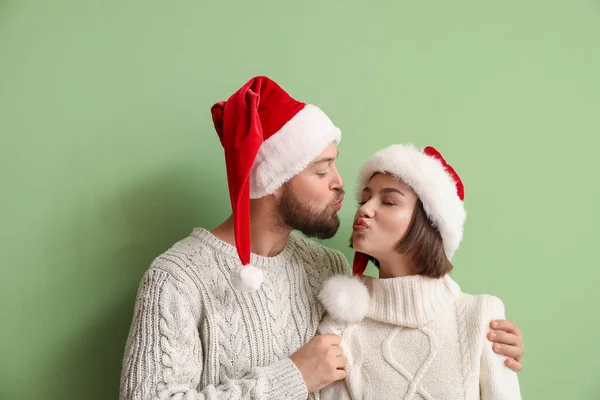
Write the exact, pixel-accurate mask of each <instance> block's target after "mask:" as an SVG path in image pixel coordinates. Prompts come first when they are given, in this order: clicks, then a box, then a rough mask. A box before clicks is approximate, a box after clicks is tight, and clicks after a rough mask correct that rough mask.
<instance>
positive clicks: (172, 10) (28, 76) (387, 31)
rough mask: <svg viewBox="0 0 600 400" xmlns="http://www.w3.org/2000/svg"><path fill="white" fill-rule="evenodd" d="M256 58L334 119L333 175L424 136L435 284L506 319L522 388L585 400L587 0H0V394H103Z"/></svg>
mask: <svg viewBox="0 0 600 400" xmlns="http://www.w3.org/2000/svg"><path fill="white" fill-rule="evenodd" d="M257 74H267V75H269V76H271V77H272V78H274V79H275V80H277V81H278V82H280V83H281V84H282V86H284V88H285V89H287V90H288V91H289V92H290V93H291V94H292V95H293V96H294V97H296V98H298V99H301V100H304V101H307V102H311V103H314V104H317V105H319V106H320V107H321V108H323V109H324V110H325V111H326V112H327V113H328V114H329V115H330V117H331V118H332V119H333V120H334V121H335V123H336V124H337V125H338V126H339V127H340V128H341V129H342V131H343V133H344V138H343V140H342V143H341V145H340V152H341V154H340V159H339V168H340V170H341V172H342V175H343V176H344V177H345V179H346V186H347V189H348V191H349V192H352V191H353V188H354V185H355V175H356V172H357V169H358V167H359V165H360V163H361V162H362V161H363V160H364V159H365V158H367V157H368V156H369V155H370V154H371V153H372V152H374V151H376V150H378V149H380V148H382V147H383V146H385V145H388V144H391V143H398V142H412V143H414V144H416V145H418V146H424V145H428V144H432V145H435V146H436V147H438V148H439V149H440V150H441V151H442V153H443V154H444V155H445V156H446V157H447V159H448V160H449V161H450V162H451V163H452V164H453V165H454V167H455V168H456V169H457V171H458V172H459V173H460V174H461V176H462V178H463V180H464V182H465V185H466V207H467V210H468V212H469V217H468V220H467V224H466V234H465V239H464V241H463V244H462V247H461V249H459V251H458V254H457V256H456V258H455V272H453V277H454V278H455V279H456V280H457V281H458V282H459V283H460V284H461V286H462V288H463V290H465V291H467V292H472V293H493V294H495V295H497V296H499V297H501V298H502V299H503V300H504V302H505V305H506V308H507V316H508V317H509V318H511V319H513V320H514V321H516V322H517V323H518V324H519V325H520V326H521V328H522V329H523V331H524V337H525V342H526V356H525V358H524V366H525V369H524V371H523V372H522V373H521V374H520V375H519V377H520V381H521V385H522V392H523V395H524V398H526V399H557V400H558V399H561V400H562V399H598V398H600V382H599V380H598V378H599V377H600V351H599V348H600V346H599V344H598V331H599V330H600V323H599V317H598V315H599V312H598V306H599V305H600V294H599V290H598V283H600V273H599V272H598V262H597V254H598V251H597V250H598V234H597V230H596V228H597V225H598V222H599V218H598V217H599V213H598V211H597V209H596V207H597V202H598V196H599V194H600V193H599V189H598V184H597V181H598V177H597V173H598V171H600V168H599V165H598V164H599V163H598V162H597V161H596V160H595V159H596V157H597V151H598V149H597V147H598V145H599V144H600V141H599V140H598V136H597V135H598V133H599V132H600V3H599V2H598V1H591V0H590V1H579V0H564V1H548V0H545V1H542V0H536V1H523V0H507V1H503V2H498V1H495V2H492V1H482V0H457V1H453V2H450V1H421V2H408V1H404V0H403V1H371V2H370V3H369V2H367V1H349V0H335V1H334V0H330V1H313V0H311V1H308V0H305V1H277V0H271V1H254V2H246V1H212V2H209V1H190V0H181V1H157V0H146V1H133V0H119V1H116V0H102V1H95V2H89V1H75V0H55V1H38V2H35V1H16V0H2V1H0V133H1V145H0V157H1V159H0V167H1V172H0V173H1V196H0V212H1V230H0V232H1V233H0V234H1V236H0V245H1V249H0V255H1V259H0V263H1V264H0V265H1V268H2V271H1V282H0V304H1V309H0V399H3V400H4V399H7V400H8V399H11V400H12V399H38V398H43V399H61V400H64V399H82V398H85V399H116V398H117V396H118V387H119V374H120V364H121V358H122V354H123V349H124V343H125V338H126V335H127V332H128V329H129V323H130V321H131V317H132V311H133V302H134V297H135V292H136V289H137V284H138V282H139V279H140V277H141V275H142V274H143V272H144V270H145V269H146V268H147V267H148V265H149V263H150V262H151V260H152V259H153V258H154V257H155V256H157V255H158V254H160V253H161V252H162V251H164V250H165V249H166V248H167V247H168V246H170V245H171V244H172V243H174V242H175V241H176V240H178V239H180V238H182V237H184V236H185V235H187V234H188V233H189V232H190V231H191V229H192V228H193V227H194V226H205V227H208V228H211V227H213V226H215V225H216V224H217V223H218V222H220V221H221V220H222V219H224V218H225V217H226V216H227V215H228V212H229V203H228V201H229V200H228V194H227V185H226V179H225V168H224V162H223V155H222V149H221V147H220V145H219V142H218V139H217V136H216V134H215V133H214V131H213V128H212V124H211V120H210V113H209V108H210V106H211V105H212V104H213V103H214V102H215V101H218V100H222V99H225V98H226V97H228V96H229V95H230V94H231V93H232V92H233V91H234V90H236V89H237V88H238V87H239V86H241V85H242V84H243V83H244V82H245V81H246V80H247V79H249V78H250V77H251V76H253V75H257ZM354 209H355V204H354V202H353V200H352V197H351V196H349V197H348V201H347V202H346V204H345V205H344V208H343V209H342V211H341V218H342V221H343V223H342V226H341V230H340V232H339V234H338V235H337V236H336V237H335V238H334V239H333V240H331V241H329V242H328V244H329V245H331V246H332V247H335V248H338V249H341V250H342V251H344V252H345V254H346V255H348V256H351V252H350V250H349V249H348V248H347V243H348V238H349V234H350V227H351V224H350V221H351V218H352V215H353V213H354ZM371 272H373V271H372V270H371Z"/></svg>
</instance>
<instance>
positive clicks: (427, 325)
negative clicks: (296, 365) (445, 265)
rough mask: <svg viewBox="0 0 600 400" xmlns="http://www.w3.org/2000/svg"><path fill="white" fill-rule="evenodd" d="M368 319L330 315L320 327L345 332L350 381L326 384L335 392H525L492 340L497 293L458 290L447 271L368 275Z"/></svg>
mask: <svg viewBox="0 0 600 400" xmlns="http://www.w3.org/2000/svg"><path fill="white" fill-rule="evenodd" d="M363 279H364V282H365V284H366V285H367V287H368V288H369V292H370V297H371V300H370V304H369V308H368V312H367V315H366V318H365V319H364V320H363V321H362V322H360V323H358V324H342V323H340V322H337V321H334V320H333V319H332V318H331V317H329V316H326V317H325V318H324V320H323V322H322V323H321V325H320V326H319V332H320V333H336V334H339V335H341V336H342V347H343V348H344V350H345V353H346V356H347V357H348V359H349V362H348V367H347V370H346V372H347V376H346V380H345V381H341V382H338V383H336V384H334V385H331V386H329V387H327V388H325V389H324V390H322V391H321V400H330V399H336V400H337V399H340V400H342V399H377V400H387V399H405V400H408V399H411V400H417V399H419V400H422V399H423V400H433V399H436V400H437V399H443V400H458V399H467V400H471V399H494V400H495V399H510V400H515V399H520V398H521V396H520V390H519V382H518V379H517V374H516V373H515V372H513V371H512V370H510V369H509V368H508V367H506V366H505V365H504V359H505V357H503V356H500V355H498V354H495V353H494V352H493V351H492V345H491V343H490V342H489V341H488V340H487V338H486V335H487V333H488V332H489V323H490V321H491V320H492V319H497V318H504V306H503V304H502V302H501V301H500V300H499V299H498V298H496V297H492V296H487V295H480V296H473V295H469V294H465V293H461V291H460V288H459V286H458V285H457V284H456V282H454V281H453V280H452V279H450V277H448V276H446V277H444V278H442V279H431V278H427V277H424V276H420V275H414V276H407V277H401V278H392V279H373V278H368V277H365V278H363Z"/></svg>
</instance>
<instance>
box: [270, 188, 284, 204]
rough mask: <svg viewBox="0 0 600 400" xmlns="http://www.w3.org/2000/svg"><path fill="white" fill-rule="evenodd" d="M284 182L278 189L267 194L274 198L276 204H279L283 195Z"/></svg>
mask: <svg viewBox="0 0 600 400" xmlns="http://www.w3.org/2000/svg"><path fill="white" fill-rule="evenodd" d="M284 186H285V184H283V185H282V186H281V187H280V188H279V189H277V190H275V191H274V192H273V193H271V194H270V195H269V196H273V200H275V202H276V203H277V204H279V202H280V201H281V197H282V196H283V191H284V190H285V189H284Z"/></svg>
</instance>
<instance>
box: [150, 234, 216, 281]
mask: <svg viewBox="0 0 600 400" xmlns="http://www.w3.org/2000/svg"><path fill="white" fill-rule="evenodd" d="M200 231H201V230H200V228H196V229H194V230H193V231H192V233H190V235H189V236H187V237H185V238H183V239H181V240H179V241H177V242H176V243H175V244H173V245H172V246H171V247H169V248H168V249H167V250H166V251H164V252H163V253H162V254H160V255H159V256H157V257H156V258H155V259H154V260H153V262H152V264H151V265H150V268H149V270H160V271H163V272H164V273H166V274H168V275H171V276H173V277H177V278H178V280H180V279H183V278H184V277H186V276H189V274H190V273H192V272H193V273H194V274H200V275H202V274H205V273H208V272H209V271H210V267H211V266H212V265H213V264H214V263H215V262H216V258H215V252H216V251H215V249H214V247H213V246H211V244H210V243H209V242H207V241H204V240H202V236H201V235H199V234H198V233H199V232H200Z"/></svg>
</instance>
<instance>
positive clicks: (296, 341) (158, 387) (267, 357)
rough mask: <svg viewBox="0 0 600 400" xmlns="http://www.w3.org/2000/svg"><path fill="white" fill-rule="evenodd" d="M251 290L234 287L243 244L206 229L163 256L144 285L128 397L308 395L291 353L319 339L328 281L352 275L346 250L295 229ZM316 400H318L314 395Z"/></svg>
mask: <svg viewBox="0 0 600 400" xmlns="http://www.w3.org/2000/svg"><path fill="white" fill-rule="evenodd" d="M251 263H252V265H254V266H255V267H257V268H261V269H262V270H263V272H264V275H265V277H264V281H263V284H262V286H261V288H260V289H259V290H257V291H255V292H252V293H242V292H238V291H236V290H234V289H233V287H232V286H231V282H230V279H229V276H230V275H229V273H230V270H231V269H232V268H234V267H235V266H236V265H238V264H239V259H238V256H237V251H236V249H235V247H233V246H231V245H229V244H227V243H225V242H223V241H221V240H219V239H217V238H216V237H215V236H213V235H212V234H211V233H210V232H209V231H207V230H204V229H201V228H198V229H195V230H194V231H193V232H192V234H191V235H190V236H189V237H187V238H186V239H184V240H182V241H180V242H178V243H176V244H175V245H174V246H173V247H172V248H171V249H169V250H168V251H167V252H165V253H164V254H162V255H161V256H159V257H158V258H157V259H156V260H155V261H154V262H153V263H152V265H151V267H150V268H149V269H148V271H147V272H146V273H145V275H144V277H143V278H142V281H141V283H140V286H139V289H138V295H137V299H136V304H135V310H134V317H133V322H132V324H131V329H130V332H129V336H128V339H127V343H126V349H125V356H124V361H123V370H122V375H121V394H120V398H121V400H134V399H135V400H142V399H143V400H149V399H161V400H165V399H171V400H200V399H207V400H208V399H211V400H216V399H219V400H222V399H255V400H259V399H270V400H277V399H281V400H284V399H285V400H290V399H302V400H304V399H306V398H307V396H309V394H308V393H307V389H306V385H305V384H304V380H303V379H302V375H301V374H300V371H299V370H298V369H297V368H296V366H295V365H294V364H293V363H292V361H291V360H290V358H289V357H290V355H291V354H293V353H294V352H295V351H296V350H297V349H298V348H300V347H301V346H302V345H304V344H305V343H306V342H308V341H309V340H310V339H311V338H312V337H313V336H314V334H315V332H316V329H317V326H318V324H319V320H320V319H321V317H322V316H323V308H322V306H321V305H320V303H319V301H318V300H317V295H318V293H319V291H320V290H321V287H322V284H323V282H324V281H325V280H326V279H327V278H329V277H331V276H333V275H337V274H345V273H347V271H348V265H347V262H346V260H345V258H344V257H343V256H342V255H341V253H339V252H337V251H335V250H331V249H328V248H326V247H323V246H321V245H319V244H318V243H316V242H314V241H312V240H308V239H305V238H303V237H301V236H300V235H298V234H296V233H292V234H291V235H290V239H289V240H288V243H287V245H286V247H285V248H284V250H283V251H282V252H281V253H280V254H278V255H277V256H275V257H261V256H258V255H255V254H252V256H251ZM313 397H314V395H313V394H311V395H310V398H313Z"/></svg>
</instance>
